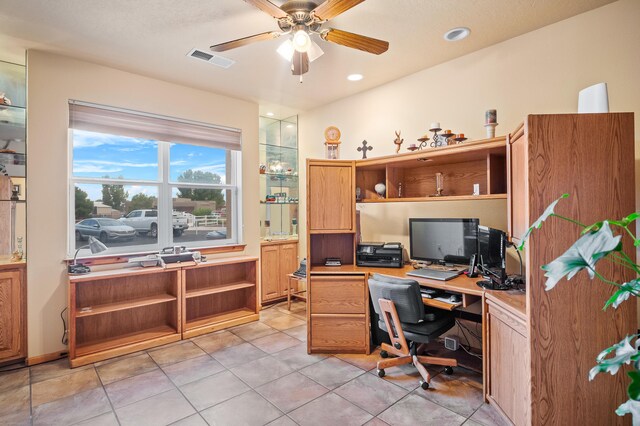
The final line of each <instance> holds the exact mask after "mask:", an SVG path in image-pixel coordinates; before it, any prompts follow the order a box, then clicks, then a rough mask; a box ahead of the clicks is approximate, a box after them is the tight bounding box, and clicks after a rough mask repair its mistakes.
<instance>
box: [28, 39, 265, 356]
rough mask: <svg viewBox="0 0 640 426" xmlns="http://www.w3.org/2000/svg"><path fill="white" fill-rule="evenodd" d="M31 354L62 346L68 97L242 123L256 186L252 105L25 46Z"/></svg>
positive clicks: (247, 206)
mask: <svg viewBox="0 0 640 426" xmlns="http://www.w3.org/2000/svg"><path fill="white" fill-rule="evenodd" d="M27 66H28V88H29V89H28V105H29V120H28V128H27V132H28V159H29V160H28V161H29V173H28V174H29V176H28V181H27V186H28V188H29V208H28V219H27V220H28V226H29V230H28V246H29V253H28V277H29V281H28V293H29V295H28V321H29V356H30V357H33V356H38V355H42V354H48V353H52V352H55V351H63V350H66V348H65V347H64V346H63V345H62V344H61V343H60V338H61V334H62V323H61V321H60V311H61V310H62V309H63V308H64V307H65V306H66V305H67V281H66V272H65V265H64V264H63V259H64V258H65V255H66V245H67V210H68V207H67V205H68V202H67V193H68V191H67V185H68V184H67V161H68V160H67V158H68V142H67V128H68V110H69V108H68V101H69V99H77V100H82V101H86V102H94V103H98V104H104V105H110V106H115V107H122V108H128V109H133V110H138V111H144V112H149V113H156V114H162V115H166V116H172V117H178V118H184V119H189V120H196V121H202V122H207V123H212V124H218V125H223V126H229V127H235V128H239V129H242V134H243V176H242V178H243V184H244V187H245V188H257V187H258V174H257V173H256V171H257V169H258V149H257V141H258V105H257V104H254V103H251V102H246V101H241V100H237V99H233V98H229V97H224V96H219V95H216V94H213V93H210V92H205V91H201V90H195V89H192V88H188V87H184V86H179V85H175V84H171V83H166V82H163V81H159V80H154V79H151V78H147V77H143V76H140V75H136V74H131V73H127V72H123V71H119V70H115V69H112V68H107V67H104V66H99V65H95V64H92V63H88V62H82V61H78V60H75V59H71V58H68V57H63V56H57V55H53V54H48V53H44V52H40V51H28V53H27ZM243 204H244V220H243V223H244V240H245V242H246V243H247V249H246V252H245V253H246V254H250V255H258V254H259V246H258V208H257V200H256V198H255V194H252V193H251V191H248V190H245V191H244V193H243Z"/></svg>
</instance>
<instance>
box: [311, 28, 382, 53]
mask: <svg viewBox="0 0 640 426" xmlns="http://www.w3.org/2000/svg"><path fill="white" fill-rule="evenodd" d="M320 37H322V39H323V40H326V41H330V42H331V43H336V44H340V45H342V46H346V47H351V48H352V49H358V50H362V51H364V52H369V53H374V54H376V55H379V54H381V53H384V52H386V51H387V50H388V49H389V42H388V41H384V40H378V39H376V38H371V37H366V36H363V35H360V34H354V33H350V32H347V31H342V30H336V29H333V28H329V30H328V31H323V32H322V34H320Z"/></svg>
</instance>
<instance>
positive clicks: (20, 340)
mask: <svg viewBox="0 0 640 426" xmlns="http://www.w3.org/2000/svg"><path fill="white" fill-rule="evenodd" d="M25 270H26V264H25V263H24V262H19V263H7V264H2V265H0V365H3V364H9V363H12V362H16V361H21V360H23V359H24V358H26V356H27V309H26V308H27V306H26V300H27V285H26V280H25Z"/></svg>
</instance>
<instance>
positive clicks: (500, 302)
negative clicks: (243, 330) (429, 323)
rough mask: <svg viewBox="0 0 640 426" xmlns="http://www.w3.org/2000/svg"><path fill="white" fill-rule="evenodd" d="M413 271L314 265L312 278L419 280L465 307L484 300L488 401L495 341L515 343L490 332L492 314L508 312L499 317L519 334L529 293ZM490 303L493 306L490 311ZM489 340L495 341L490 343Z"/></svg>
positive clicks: (443, 306)
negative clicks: (454, 297)
mask: <svg viewBox="0 0 640 426" xmlns="http://www.w3.org/2000/svg"><path fill="white" fill-rule="evenodd" d="M413 270H414V268H413V267H412V266H411V265H406V266H405V267H403V268H373V267H359V266H354V265H343V266H339V267H329V266H314V267H312V268H311V275H312V276H323V275H327V276H328V275H336V274H338V275H358V276H363V277H364V278H365V280H366V279H368V277H369V275H370V274H382V275H389V276H394V277H399V278H410V279H414V280H416V281H417V282H418V283H419V284H420V285H421V286H423V287H430V288H435V289H439V290H444V291H447V292H454V293H460V294H461V295H462V306H463V307H467V306H469V305H471V304H473V303H475V302H478V301H482V359H483V388H484V392H483V395H484V396H485V401H487V402H489V398H490V396H488V391H487V389H488V385H489V372H490V371H489V370H490V368H491V365H490V362H491V361H490V359H489V357H490V356H489V354H490V347H491V345H492V342H493V344H494V345H497V346H499V347H505V348H512V347H513V344H511V345H509V344H508V343H509V342H502V341H501V340H500V339H501V336H500V335H499V334H496V336H493V337H492V336H490V332H489V330H488V325H489V318H490V316H489V314H491V317H492V318H495V317H496V315H500V313H501V311H502V310H504V311H506V312H507V314H508V315H507V316H504V315H503V316H501V317H500V318H501V319H503V320H505V321H504V322H503V323H504V324H505V325H506V326H507V327H510V328H515V329H516V331H520V330H521V329H522V328H523V324H526V323H527V321H526V294H525V293H522V292H519V291H497V290H486V289H484V288H482V287H478V285H477V284H476V283H477V282H478V281H480V280H482V278H480V277H478V278H469V277H467V276H466V275H460V276H459V277H457V278H454V279H452V280H449V281H439V280H432V279H427V278H419V277H412V276H407V275H406V274H407V272H411V271H413ZM312 281H313V280H312ZM312 285H313V284H312ZM422 300H423V302H424V303H425V304H426V305H429V306H434V307H437V308H440V309H450V310H453V309H454V308H455V305H448V304H446V303H443V302H438V301H436V300H432V299H427V298H423V299H422ZM434 302H436V303H434ZM487 303H489V304H491V308H490V309H491V311H490V309H489V307H488V305H487ZM507 320H508V321H507ZM368 321H369V320H368ZM494 322H495V321H494ZM525 328H526V326H525ZM525 338H526V336H525ZM490 339H493V340H492V341H490ZM519 347H522V348H524V347H525V345H524V344H523V343H522V342H519V343H518V346H517V347H515V348H513V349H514V350H515V349H518V348H519ZM494 363H495V360H494Z"/></svg>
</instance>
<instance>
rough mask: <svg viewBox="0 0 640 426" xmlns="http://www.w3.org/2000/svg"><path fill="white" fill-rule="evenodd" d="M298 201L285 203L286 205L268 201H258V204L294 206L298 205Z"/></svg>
mask: <svg viewBox="0 0 640 426" xmlns="http://www.w3.org/2000/svg"><path fill="white" fill-rule="evenodd" d="M298 203H299V202H298V201H287V202H286V203H275V202H274V203H270V202H268V201H260V204H267V205H269V206H279V205H285V204H294V205H298Z"/></svg>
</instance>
